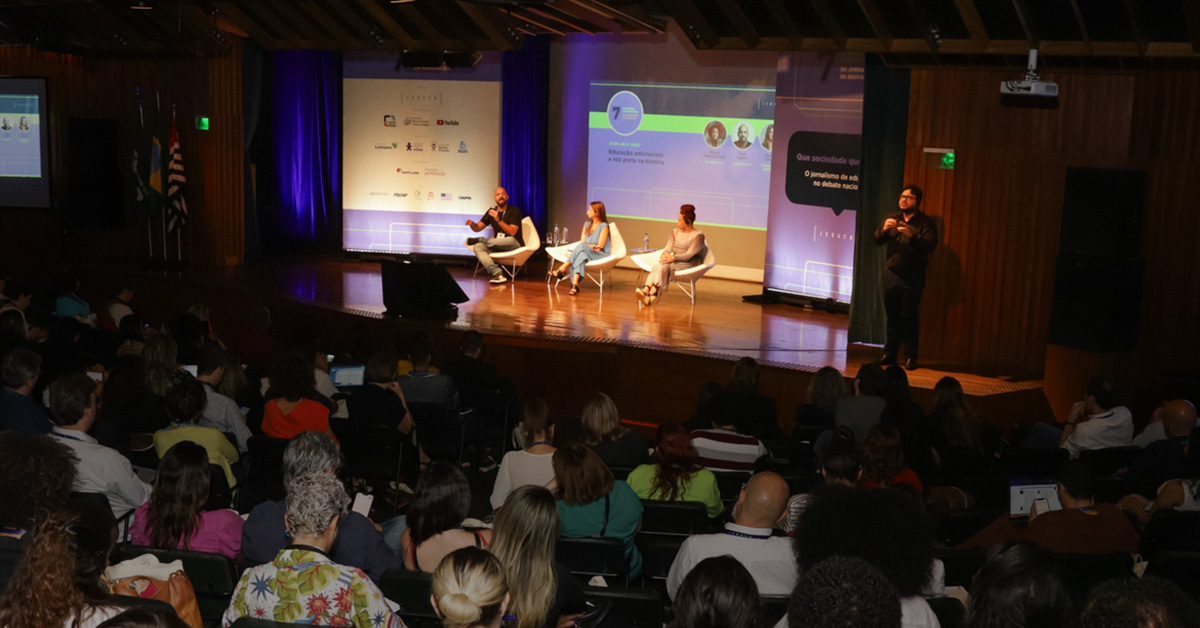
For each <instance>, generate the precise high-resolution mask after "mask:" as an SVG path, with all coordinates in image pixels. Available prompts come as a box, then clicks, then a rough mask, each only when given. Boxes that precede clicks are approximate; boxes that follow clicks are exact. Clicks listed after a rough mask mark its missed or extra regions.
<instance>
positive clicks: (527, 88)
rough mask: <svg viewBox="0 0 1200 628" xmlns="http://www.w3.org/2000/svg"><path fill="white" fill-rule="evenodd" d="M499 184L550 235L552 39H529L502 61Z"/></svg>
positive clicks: (543, 235)
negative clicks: (548, 150)
mask: <svg viewBox="0 0 1200 628" xmlns="http://www.w3.org/2000/svg"><path fill="white" fill-rule="evenodd" d="M501 80H502V81H503V88H502V97H501V115H502V117H503V121H502V122H501V133H500V185H502V186H504V188H505V189H506V190H508V196H509V198H510V199H512V203H513V204H514V205H516V206H517V207H520V208H522V209H523V210H525V215H526V216H529V217H531V218H532V219H533V224H534V226H535V227H537V230H538V234H540V235H541V236H542V238H543V239H545V237H546V135H547V128H548V121H549V109H550V90H549V82H550V40H549V39H548V38H547V37H544V36H541V37H529V36H527V37H525V43H524V45H523V46H521V49H520V50H511V51H508V52H505V53H504V56H503V59H502V60H501Z"/></svg>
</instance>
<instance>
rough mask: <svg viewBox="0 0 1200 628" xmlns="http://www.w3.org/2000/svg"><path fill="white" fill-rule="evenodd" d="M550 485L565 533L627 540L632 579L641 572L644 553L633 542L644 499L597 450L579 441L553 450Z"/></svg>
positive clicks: (626, 556)
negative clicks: (614, 470)
mask: <svg viewBox="0 0 1200 628" xmlns="http://www.w3.org/2000/svg"><path fill="white" fill-rule="evenodd" d="M547 488H550V489H551V490H552V491H553V493H554V497H555V498H556V499H557V500H558V521H559V530H560V532H561V534H562V536H564V537H566V538H570V539H579V538H585V537H589V536H607V537H613V538H617V539H621V541H622V542H624V544H625V560H626V561H627V562H628V563H629V579H630V580H633V579H635V578H637V577H638V576H640V575H641V574H642V554H641V552H639V551H638V548H637V546H636V545H634V544H633V538H634V536H635V535H636V534H637V531H638V528H640V527H642V500H640V499H638V496H637V494H635V493H634V492H633V489H631V488H629V485H628V484H626V483H625V482H622V481H620V480H613V474H612V471H610V470H609V469H608V467H606V466H604V462H603V461H602V460H600V456H597V455H596V453H595V452H593V451H592V450H591V449H588V448H587V447H585V446H583V445H580V444H579V443H572V444H570V445H567V446H565V447H560V448H559V449H558V450H557V451H555V452H554V479H553V480H551V481H550V486H548V487H547Z"/></svg>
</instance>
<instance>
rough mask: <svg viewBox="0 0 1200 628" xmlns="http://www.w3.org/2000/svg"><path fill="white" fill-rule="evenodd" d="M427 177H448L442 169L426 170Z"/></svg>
mask: <svg viewBox="0 0 1200 628" xmlns="http://www.w3.org/2000/svg"><path fill="white" fill-rule="evenodd" d="M425 176H427V177H444V176H446V171H445V170H442V169H441V168H426V169H425Z"/></svg>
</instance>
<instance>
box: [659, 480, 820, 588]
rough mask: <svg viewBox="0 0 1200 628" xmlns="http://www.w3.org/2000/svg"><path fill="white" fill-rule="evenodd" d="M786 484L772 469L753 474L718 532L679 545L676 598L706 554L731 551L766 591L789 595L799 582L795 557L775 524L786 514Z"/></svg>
mask: <svg viewBox="0 0 1200 628" xmlns="http://www.w3.org/2000/svg"><path fill="white" fill-rule="evenodd" d="M787 503H788V485H787V482H786V481H784V479H783V478H781V477H779V476H778V475H776V474H774V473H770V472H765V473H758V474H755V475H754V476H753V477H751V478H750V481H749V482H747V483H746V487H745V488H743V489H742V492H741V494H740V495H738V500H737V505H736V506H735V507H734V511H733V512H734V515H733V522H732V523H726V524H725V530H724V531H723V532H722V533H720V534H699V535H695V536H690V537H688V539H687V540H686V541H684V542H683V546H682V547H680V548H679V553H678V554H676V555H675V562H673V563H671V570H670V572H668V574H667V594H668V595H669V596H671V598H672V599H675V598H676V597H677V592H678V591H679V587H680V585H681V584H682V582H683V580H684V577H685V576H687V575H688V572H690V571H691V570H692V568H693V567H695V566H696V565H697V564H699V563H700V562H701V561H703V560H704V559H706V558H711V557H713V556H721V555H725V554H728V555H730V556H732V557H734V558H735V559H737V561H738V562H740V563H741V564H742V565H743V566H745V567H746V569H747V570H749V572H750V574H751V575H752V576H753V577H754V581H755V582H757V583H758V590H759V592H760V593H762V594H763V595H787V594H789V593H791V591H792V588H793V587H794V586H795V585H796V562H795V560H794V559H793V558H792V556H790V555H789V554H788V546H789V545H790V544H791V540H790V539H788V538H787V537H785V536H773V535H772V533H771V532H772V530H771V529H772V528H773V527H774V526H775V524H777V523H779V521H781V520H782V519H783V517H784V515H786V514H787Z"/></svg>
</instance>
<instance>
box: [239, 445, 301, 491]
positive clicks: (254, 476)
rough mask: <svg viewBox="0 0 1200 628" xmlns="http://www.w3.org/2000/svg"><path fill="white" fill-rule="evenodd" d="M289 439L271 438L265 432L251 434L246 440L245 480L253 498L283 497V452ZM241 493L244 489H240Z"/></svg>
mask: <svg viewBox="0 0 1200 628" xmlns="http://www.w3.org/2000/svg"><path fill="white" fill-rule="evenodd" d="M289 442H290V441H288V440H285V439H282V438H271V437H270V436H267V435H265V434H258V435H257V436H251V437H250V439H249V440H248V441H246V448H247V450H248V451H249V456H248V457H247V459H248V460H249V467H250V468H249V473H248V476H249V477H247V478H246V482H244V483H243V484H249V485H250V486H251V488H252V492H253V493H254V496H253V497H254V499H256V500H262V501H279V500H281V499H283V497H284V494H285V490H284V486H283V452H284V451H285V450H286V449H287V446H288V443H289ZM241 492H242V493H243V495H245V494H246V491H245V490H242V491H241Z"/></svg>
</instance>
